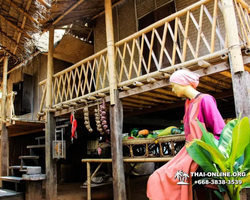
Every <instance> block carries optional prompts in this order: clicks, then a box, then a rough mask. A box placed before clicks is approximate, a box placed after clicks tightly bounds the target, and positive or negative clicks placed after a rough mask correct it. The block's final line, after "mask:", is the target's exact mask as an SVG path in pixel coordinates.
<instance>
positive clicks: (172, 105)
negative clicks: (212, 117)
mask: <svg viewBox="0 0 250 200" xmlns="http://www.w3.org/2000/svg"><path fill="white" fill-rule="evenodd" d="M212 96H213V97H214V98H215V99H223V98H227V97H231V96H233V91H232V89H229V90H225V91H224V92H220V93H215V94H213V95H212ZM184 104H185V101H179V102H175V103H169V104H163V105H159V106H155V107H154V109H153V112H157V111H161V110H169V109H173V108H178V107H181V106H184ZM151 112H152V108H146V109H142V110H139V111H133V112H132V113H131V112H125V113H124V117H129V116H136V115H141V114H146V113H151Z"/></svg>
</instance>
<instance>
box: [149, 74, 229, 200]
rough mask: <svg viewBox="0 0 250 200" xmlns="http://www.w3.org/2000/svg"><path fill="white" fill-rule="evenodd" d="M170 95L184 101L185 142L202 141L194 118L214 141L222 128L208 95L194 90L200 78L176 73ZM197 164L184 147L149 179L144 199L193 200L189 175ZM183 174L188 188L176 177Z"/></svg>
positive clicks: (223, 124)
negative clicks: (184, 98)
mask: <svg viewBox="0 0 250 200" xmlns="http://www.w3.org/2000/svg"><path fill="white" fill-rule="evenodd" d="M170 82H171V85H172V91H173V92H174V93H175V94H176V95H177V96H178V97H187V100H186V102H185V115H184V118H183V122H184V131H185V136H186V141H187V142H189V141H192V140H193V139H201V137H202V132H201V130H200V128H199V126H198V123H197V120H196V119H197V118H198V119H199V121H200V122H201V123H202V124H203V126H204V127H205V128H206V129H207V130H208V131H209V132H211V133H213V134H214V137H215V138H216V139H219V138H220V133H221V131H222V129H223V128H224V126H225V123H224V121H223V118H222V117H221V115H220V112H219V111H218V109H217V105H216V101H215V99H214V98H213V97H212V96H211V95H209V94H202V93H200V92H199V91H197V90H196V87H197V86H198V84H199V75H198V74H196V73H193V72H190V71H186V70H178V71H176V72H174V73H173V74H172V75H171V77H170ZM197 168H198V164H197V163H195V162H194V161H193V160H192V158H191V157H190V156H189V154H188V153H187V150H186V147H185V146H184V147H183V148H182V149H181V151H179V153H178V154H177V155H176V156H175V157H174V158H173V159H172V160H171V161H169V162H168V163H167V164H165V165H164V166H162V167H161V168H159V169H157V170H156V171H155V172H154V173H153V174H152V175H151V176H150V177H149V179H148V185H147V196H148V198H149V199H151V200H192V199H193V194H192V179H191V176H190V172H195V171H196V170H197ZM178 170H182V171H183V172H185V173H186V174H188V175H189V176H190V178H189V181H188V183H189V185H178V184H177V183H178V181H179V180H178V179H176V177H175V173H176V172H177V171H178Z"/></svg>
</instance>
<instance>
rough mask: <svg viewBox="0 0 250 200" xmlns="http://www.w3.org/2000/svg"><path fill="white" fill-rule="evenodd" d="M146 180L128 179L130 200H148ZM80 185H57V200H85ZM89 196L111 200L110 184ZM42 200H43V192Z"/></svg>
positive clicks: (84, 194) (85, 191)
mask: <svg viewBox="0 0 250 200" xmlns="http://www.w3.org/2000/svg"><path fill="white" fill-rule="evenodd" d="M147 180H148V176H142V177H135V178H131V179H130V189H131V198H130V200H134V199H136V200H148V198H147V197H146V185H147ZM82 184H83V183H81V182H77V183H62V184H59V185H58V195H57V200H87V189H82V188H80V186H81V185H82ZM91 195H92V196H91V200H113V188H112V184H109V185H105V186H101V187H95V188H92V189H91ZM127 199H128V198H127ZM43 200H45V190H44V191H43Z"/></svg>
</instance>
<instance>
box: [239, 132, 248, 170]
mask: <svg viewBox="0 0 250 200" xmlns="http://www.w3.org/2000/svg"><path fill="white" fill-rule="evenodd" d="M249 134H250V133H249ZM249 170H250V143H249V144H248V145H247V147H246V149H245V152H244V163H243V166H242V169H241V171H249Z"/></svg>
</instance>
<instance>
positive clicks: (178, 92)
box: [171, 83, 185, 97]
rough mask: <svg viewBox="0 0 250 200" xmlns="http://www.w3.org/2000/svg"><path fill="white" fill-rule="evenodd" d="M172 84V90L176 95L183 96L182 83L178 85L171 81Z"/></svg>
mask: <svg viewBox="0 0 250 200" xmlns="http://www.w3.org/2000/svg"><path fill="white" fill-rule="evenodd" d="M171 85H172V92H173V93H175V94H176V96H177V97H183V96H184V89H185V88H184V87H183V86H182V85H179V84H177V83H171Z"/></svg>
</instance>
